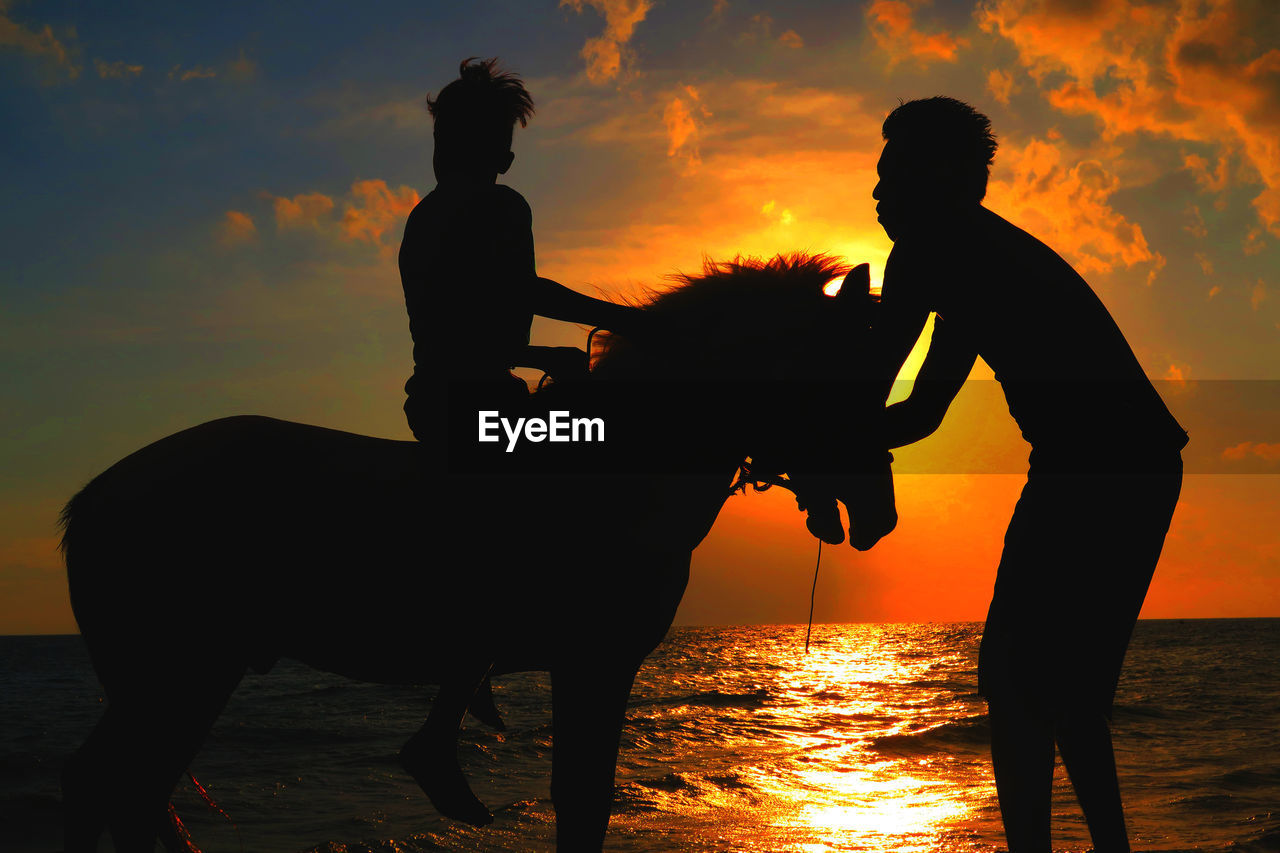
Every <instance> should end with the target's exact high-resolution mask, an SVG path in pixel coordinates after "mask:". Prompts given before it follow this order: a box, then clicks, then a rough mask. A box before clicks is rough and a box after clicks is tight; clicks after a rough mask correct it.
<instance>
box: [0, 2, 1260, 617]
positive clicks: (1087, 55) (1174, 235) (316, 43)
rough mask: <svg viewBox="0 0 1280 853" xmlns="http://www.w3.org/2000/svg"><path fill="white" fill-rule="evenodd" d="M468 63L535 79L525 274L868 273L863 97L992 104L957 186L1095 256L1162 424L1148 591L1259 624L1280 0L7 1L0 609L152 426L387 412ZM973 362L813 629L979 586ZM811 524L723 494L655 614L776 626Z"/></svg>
mask: <svg viewBox="0 0 1280 853" xmlns="http://www.w3.org/2000/svg"><path fill="white" fill-rule="evenodd" d="M469 56H480V57H490V56H497V57H500V59H501V61H502V63H503V65H504V66H505V67H507V68H510V69H512V70H515V71H518V72H519V73H521V74H522V75H523V77H524V79H525V81H526V83H527V84H528V86H529V89H530V91H531V92H532V94H533V97H534V99H535V102H536V107H537V112H536V114H535V115H534V117H533V118H532V120H531V121H530V123H529V126H528V128H527V129H517V131H516V135H515V143H514V149H515V152H516V160H515V165H514V166H513V167H512V169H511V171H510V172H509V173H508V174H507V175H506V176H505V178H504V179H503V182H504V183H507V184H510V185H511V186H513V187H515V188H516V189H518V190H519V191H520V192H521V193H522V194H523V195H524V196H525V198H526V199H527V200H528V201H529V203H530V205H531V207H532V209H533V212H534V236H535V240H536V250H537V262H538V269H539V272H540V273H541V274H542V275H544V276H547V277H549V278H553V279H556V280H558V281H561V282H563V283H565V284H567V285H569V286H571V287H575V288H577V289H580V290H584V291H586V292H590V293H597V292H603V293H605V294H616V295H634V294H636V293H639V292H640V291H641V290H643V289H644V288H647V287H652V286H657V285H661V283H662V280H663V279H662V276H664V275H666V274H668V273H670V272H672V271H675V270H693V269H696V268H697V267H698V265H699V264H700V262H701V258H702V257H703V256H704V255H707V256H710V257H713V258H725V257H731V256H733V255H735V254H738V253H746V254H756V255H771V254H774V253H776V252H780V251H789V250H796V249H809V250H819V251H829V252H833V253H836V254H839V255H842V256H844V257H846V258H847V259H848V260H849V261H850V262H851V263H859V262H862V261H868V262H870V264H871V266H872V270H873V279H876V280H878V279H879V275H880V271H881V270H882V268H883V265H884V260H885V258H886V256H887V255H888V252H889V249H890V246H891V244H890V242H889V240H888V238H887V237H885V235H884V233H883V232H882V231H881V230H880V228H879V226H878V225H877V223H876V218H875V212H874V203H873V202H872V200H871V197H870V195H871V189H872V187H873V186H874V184H875V163H876V159H877V157H878V156H879V153H880V147H881V144H882V142H881V139H880V125H881V122H882V121H883V119H884V116H885V115H886V114H887V113H888V111H889V110H891V109H892V108H893V107H894V106H896V105H897V104H898V102H899V100H906V99H911V98H916V97H925V96H930V95H935V94H947V95H951V96H954V97H958V98H961V99H963V100H966V101H969V102H970V103H972V104H973V105H974V106H975V107H977V108H978V109H979V110H981V111H983V112H985V113H986V114H988V115H989V116H990V117H991V119H992V123H993V126H994V130H995V132H996V134H997V136H998V138H999V141H1000V149H999V151H998V152H997V154H996V159H995V164H994V167H993V171H992V176H991V185H990V189H989V193H988V196H987V200H986V204H987V206H988V207H990V208H991V209H992V210H994V211H995V212H997V213H999V214H1001V215H1002V216H1004V217H1006V218H1008V219H1010V220H1011V221H1012V222H1014V223H1015V224H1018V225H1020V226H1022V227H1024V228H1026V229H1028V230H1029V231H1031V232H1032V233H1033V234H1035V235H1036V236H1037V237H1039V238H1041V239H1042V240H1044V241H1045V242H1046V243H1048V244H1049V245H1050V246H1051V247H1052V248H1054V249H1055V250H1057V251H1058V252H1059V253H1061V254H1062V255H1063V256H1064V257H1065V258H1066V259H1067V260H1068V261H1069V262H1071V263H1072V264H1073V265H1074V266H1075V267H1076V269H1077V270H1079V271H1080V272H1081V273H1082V274H1083V275H1084V276H1085V278H1086V279H1087V280H1088V281H1089V282H1090V283H1091V284H1092V286H1093V287H1094V289H1095V290H1096V291H1097V292H1098V293H1099V295H1100V296H1101V297H1102V299H1103V301H1104V302H1105V303H1106V304H1107V306H1108V307H1109V308H1110V310H1111V312H1112V314H1113V315H1114V316H1115V318H1116V320H1117V321H1118V322H1119V324H1120V327H1121V328H1122V329H1123V330H1124V332H1125V334H1126V335H1127V337H1128V339H1129V341H1130V343H1131V345H1132V346H1133V349H1134V351H1135V352H1136V353H1137V355H1138V358H1139V360H1140V361H1141V362H1142V364H1143V366H1144V368H1145V369H1146V371H1147V373H1148V375H1149V376H1151V377H1152V379H1155V380H1160V382H1159V383H1158V384H1159V388H1160V391H1161V393H1162V395H1163V396H1164V397H1165V399H1166V401H1167V402H1168V404H1169V406H1170V408H1171V410H1172V411H1173V412H1174V414H1175V415H1177V416H1178V417H1179V419H1180V420H1181V421H1182V422H1183V424H1184V426H1186V427H1187V428H1188V429H1189V430H1190V432H1191V436H1192V442H1191V444H1190V445H1189V446H1188V448H1187V451H1186V458H1187V467H1188V471H1189V472H1192V473H1191V474H1190V475H1189V476H1188V477H1187V480H1186V484H1185V486H1184V489H1183V498H1182V502H1181V504H1180V506H1179V509H1178V513H1177V515H1176V516H1175V519H1174V526H1173V530H1172V532H1171V533H1170V536H1169V539H1168V541H1167V543H1166V547H1165V555H1164V558H1163V559H1162V562H1161V566H1160V568H1159V570H1158V571H1157V575H1156V580H1155V582H1154V584H1153V586H1152V589H1151V593H1150V595H1149V596H1148V599H1147V606H1146V609H1145V610H1144V615H1145V616H1148V617H1175V616H1176V617H1210V616H1280V530H1278V528H1280V525H1277V524H1276V520H1277V518H1280V414H1278V413H1280V398H1278V397H1277V388H1278V387H1280V276H1278V275H1277V270H1280V15H1277V14H1276V13H1275V6H1274V3H1273V2H1272V0H1206V1H1204V2H1202V1H1201V0H1182V1H1181V2H1179V1H1178V0H1170V2H1151V3H1131V2H1116V0H980V2H977V3H974V2H943V0H935V1H934V2H932V3H930V2H927V0H873V2H858V3H846V2H830V0H824V2H805V0H802V2H786V3H782V2H772V3H758V2H747V0H727V2H726V0H705V2H665V3H663V2H649V0H562V2H560V3H558V4H557V3H556V2H555V0H547V1H546V2H510V3H495V2H477V3H466V4H458V3H390V2H388V3H376V4H350V3H329V2H306V3H301V2H279V3H271V4H249V3H245V4H236V3H232V4H225V3H219V4H172V5H171V6H170V7H169V8H168V9H167V10H165V9H162V8H161V7H159V6H158V5H156V4H151V3H147V4H142V3H138V4H132V3H120V4H78V3H60V2H43V0H26V2H22V0H0V115H2V116H3V117H4V118H3V125H4V129H3V131H0V154H2V156H3V162H4V164H5V168H4V181H3V194H4V195H3V198H4V204H3V205H2V206H0V250H2V255H3V260H4V263H3V269H2V272H0V388H3V395H2V396H0V634H5V633H28V632H71V631H74V630H75V624H74V620H73V619H72V617H71V613H70V609H69V606H68V605H67V603H66V584H65V578H64V574H63V569H62V566H61V561H60V557H59V555H58V554H57V552H56V550H55V546H56V538H55V528H54V521H55V518H56V516H57V513H58V511H59V509H60V507H61V505H62V504H63V503H64V502H65V501H66V500H67V499H68V498H69V497H70V496H71V495H72V494H73V493H74V492H75V491H76V490H77V489H78V488H79V487H80V486H82V485H83V484H84V483H85V482H86V481H88V480H89V479H90V478H91V477H93V476H94V475H95V474H97V473H98V472H100V471H101V470H103V469H104V468H106V467H107V466H108V465H110V464H111V463H112V462H114V461H115V460H117V459H119V458H120V457H122V456H124V455H126V454H127V453H129V452H131V451H133V450H135V449H137V448H138V447H141V446H142V445H144V444H146V443H148V442H150V441H153V440H155V439H157V438H160V437H161V436H164V435H167V434H169V433H171V432H174V431H177V430H179V429H182V428H184V427H187V426H191V425H194V424H197V423H200V422H202V421H205V420H209V419H212V418H216V417H220V416H224V415H228V414H236V413H246V412H252V413H260V414H266V415H271V416H274V417H279V418H285V419H289V420H296V421H303V422H307V423H315V424H321V425H324V426H329V427H334V428H339V429H344V430H350V431H354V432H363V433H368V434H371V435H378V436H386V437H394V438H409V437H410V436H409V432H408V429H407V427H406V425H405V423H404V416H403V414H402V412H401V408H400V407H401V404H402V402H403V399H404V397H403V391H402V386H403V384H404V380H405V378H406V377H407V375H408V372H409V370H410V367H411V355H410V339H409V333H408V327H407V320H406V316H405V311H404V302H403V296H402V292H401V287H400V281H399V277H398V274H397V272H396V267H395V252H396V249H397V247H398V245H399V240H400V235H401V231H402V228H403V223H404V219H405V216H406V215H407V214H408V212H409V210H410V209H411V208H412V207H413V205H414V203H415V202H416V201H417V200H418V199H419V198H420V197H421V196H422V195H424V194H425V193H427V192H429V191H430V189H431V188H432V186H433V183H434V179H433V177H432V174H431V162H430V161H431V122H430V118H429V117H428V115H427V113H426V110H425V108H424V106H423V98H424V96H425V95H426V94H427V93H428V92H432V91H438V90H439V89H440V88H441V87H442V86H444V85H445V84H446V83H448V82H449V81H450V80H452V79H453V78H454V77H456V74H457V68H458V63H459V61H460V60H461V59H463V58H466V57H469ZM452 322H460V323H471V324H473V325H474V327H475V329H476V335H477V337H478V338H479V337H480V336H482V335H483V334H484V331H485V323H484V318H483V317H469V318H453V319H452ZM533 334H534V342H535V343H546V344H558V345H568V344H574V345H582V344H583V342H584V333H583V331H582V330H581V329H579V328H577V327H575V326H569V325H566V324H558V323H553V322H549V321H542V320H539V321H536V322H535V325H534V331H533ZM990 377H991V373H990V371H989V370H988V369H987V368H986V367H985V366H984V365H982V364H979V365H978V367H977V368H976V369H975V374H974V378H975V379H990ZM973 385H974V390H973V391H972V392H966V393H967V394H970V396H971V397H972V399H971V400H970V402H968V403H965V402H964V400H962V401H961V402H960V403H957V408H956V410H955V411H953V412H952V414H951V415H950V416H949V418H948V421H947V423H946V424H945V425H944V427H943V428H942V430H940V432H939V433H938V434H937V435H936V436H934V437H933V438H930V439H928V440H926V441H925V442H924V443H922V444H921V445H920V446H919V447H917V448H911V449H908V450H904V451H902V452H901V453H899V454H898V457H899V461H900V465H899V468H900V470H901V471H902V472H903V473H901V475H900V477H899V479H898V496H899V512H900V515H901V516H902V521H901V523H900V526H899V529H898V531H897V532H896V533H894V534H893V535H892V536H891V537H890V538H889V539H888V540H886V541H884V542H883V543H882V544H881V545H880V546H878V547H877V548H876V549H875V550H874V551H872V552H870V553H866V554H860V553H856V552H854V551H852V550H851V549H850V548H849V547H848V546H847V545H846V546H842V547H841V548H838V549H837V548H828V549H826V550H825V551H824V556H823V569H822V576H821V579H820V582H819V592H818V604H817V612H816V619H818V620H819V621H863V620H895V621H917V620H918V621H925V620H976V619H981V618H983V616H984V615H985V612H986V605H987V602H988V600H989V598H990V592H991V584H992V581H993V580H994V576H995V566H996V563H997V562H998V558H999V553H1000V546H1001V541H1002V537H1003V533H1004V528H1005V525H1006V524H1007V522H1008V519H1009V515H1010V513H1011V512H1012V509H1013V504H1014V501H1015V500H1016V498H1017V495H1018V491H1019V489H1020V488H1021V484H1022V482H1023V480H1024V477H1023V474H1024V473H1025V456H1026V445H1025V444H1023V443H1022V441H1021V439H1020V437H1019V436H1018V432H1017V430H1016V428H1015V427H1014V425H1013V422H1012V420H1011V419H1010V418H1009V417H1008V414H1007V411H1006V410H1004V409H1003V408H1002V405H1001V403H1000V398H999V395H998V393H995V394H992V393H990V392H991V386H992V383H990V382H985V383H984V382H975V383H973ZM504 511H508V507H507V506H505V505H504V506H501V507H497V508H496V509H495V512H497V513H499V514H500V513H501V512H504ZM1099 547H1102V546H1101V543H1100V546H1099ZM815 550H816V541H815V540H814V539H813V538H812V537H810V536H809V535H808V534H807V533H806V532H805V530H804V526H803V517H802V516H801V515H800V514H799V513H797V512H796V511H795V507H794V502H793V501H790V500H788V499H787V496H786V495H783V494H776V493H768V494H763V495H747V496H745V497H737V498H734V499H732V500H730V501H729V503H728V504H727V505H726V508H725V510H724V512H723V513H722V515H721V517H720V520H719V521H718V523H717V525H716V528H715V529H714V531H713V532H712V534H711V536H710V537H709V538H708V540H707V541H706V542H705V543H704V544H703V546H702V547H701V548H700V549H699V550H698V551H697V552H696V554H695V556H694V564H693V579H692V581H691V583H690V587H689V592H688V594H687V595H686V598H685V601H684V604H683V605H682V608H681V611H680V614H679V621H681V622H685V623H697V624H708V623H749V622H798V621H803V620H804V619H805V617H806V615H807V608H808V593H809V582H810V579H811V577H812V574H811V573H812V570H813V559H814V556H815ZM173 568H174V571H175V572H180V571H182V570H183V567H182V563H181V559H180V555H175V562H174V567H173Z"/></svg>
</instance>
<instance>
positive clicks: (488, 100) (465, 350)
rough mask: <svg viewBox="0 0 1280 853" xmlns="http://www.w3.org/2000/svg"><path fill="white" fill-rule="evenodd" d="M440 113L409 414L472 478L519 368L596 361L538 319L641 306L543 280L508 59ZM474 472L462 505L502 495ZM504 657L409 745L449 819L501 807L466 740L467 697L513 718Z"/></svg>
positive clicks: (444, 103)
mask: <svg viewBox="0 0 1280 853" xmlns="http://www.w3.org/2000/svg"><path fill="white" fill-rule="evenodd" d="M427 109H428V110H429V111H430V113H431V116H432V118H433V119H434V123H435V128H434V140H435V151H434V154H433V157H432V167H433V169H434V171H435V177H436V187H435V189H433V190H432V191H431V192H430V193H428V194H427V196H426V197H425V198H423V199H422V201H420V202H419V203H418V204H417V206H415V207H414V209H413V212H412V213H410V214H409V219H408V221H407V222H406V223H405V229H404V238H403V240H402V242H401V244H400V258H399V262H400V278H401V282H402V284H403V286H404V299H405V306H406V308H407V309H408V312H409V332H410V334H411V336H412V337H413V365H414V366H413V375H412V376H411V377H410V378H409V381H408V382H406V383H405V393H406V394H407V395H408V399H407V400H406V401H405V404H404V411H405V415H406V417H407V418H408V421H409V427H410V429H411V430H412V431H413V434H414V437H415V438H417V439H418V440H419V441H422V442H424V443H426V444H429V445H430V446H432V447H433V448H442V449H447V453H448V457H449V467H450V468H451V469H452V470H454V472H455V473H464V474H465V473H469V472H470V470H471V469H469V468H468V466H467V464H465V463H462V464H459V460H461V459H468V458H470V456H471V454H473V453H474V451H475V448H476V444H475V443H476V436H477V432H476V425H477V413H478V411H479V410H480V409H491V410H497V411H499V412H503V413H504V414H505V413H507V412H511V413H513V414H514V412H513V410H519V409H521V408H522V407H524V406H525V405H526V404H527V402H528V397H529V394H528V389H527V387H526V386H525V384H524V381H523V380H521V379H520V378H519V377H517V376H515V375H514V374H512V373H511V368H512V367H517V366H523V367H535V368H538V369H540V370H543V371H545V372H547V373H549V374H551V375H553V376H572V375H574V374H579V373H583V372H585V371H586V369H587V358H586V353H585V352H584V351H582V350H580V349H577V348H576V347H543V346H530V345H529V327H530V324H531V323H532V321H533V315H535V314H538V315H541V316H544V317H549V318H551V319H555V320H565V321H568V322H572V323H584V324H587V325H591V326H600V327H604V328H608V329H610V330H612V331H617V332H623V331H625V330H627V329H629V328H630V327H631V323H632V321H633V320H634V318H635V317H636V316H638V315H639V314H640V311H639V309H637V308H632V307H630V306H625V305H618V304H614V303H611V302H605V301H603V300H599V299H593V298H591V297H589V296H586V295H584V294H581V293H577V292H575V291H573V290H570V289H569V288H567V287H565V286H563V285H561V284H558V283H556V282H554V281H551V280H550V279H546V278H541V277H539V276H538V275H537V273H536V271H535V267H534V253H533V230H532V212H531V211H530V209H529V205H528V203H527V202H526V201H525V200H524V198H523V197H522V196H521V195H520V194H519V193H518V192H516V191H515V190H513V189H511V188H510V187H507V186H503V185H501V184H499V183H497V180H498V175H501V174H505V173H506V171H507V170H508V169H509V168H510V167H511V164H512V162H513V160H514V159H515V154H514V153H512V151H511V143H512V136H513V133H514V130H515V124H516V122H517V121H518V122H520V126H521V127H524V126H525V125H526V124H527V122H528V118H529V116H530V115H532V114H533V99H532V98H531V97H530V95H529V92H528V91H527V90H526V89H525V87H524V84H523V83H522V82H521V80H520V77H519V76H518V75H516V74H513V73H511V72H507V71H501V70H499V69H498V67H497V60H496V59H489V60H484V61H476V60H475V59H467V60H464V61H463V62H462V64H461V66H460V68H459V78H458V79H457V80H455V81H453V82H452V83H450V84H449V85H447V86H445V87H444V89H442V90H441V91H440V94H439V95H438V96H437V97H436V98H434V99H433V98H430V97H428V98H427ZM437 378H438V379H437ZM442 401H446V405H442ZM504 410H505V411H504ZM498 458H503V459H504V461H506V462H511V461H513V460H511V457H505V458H504V457H501V456H499V457H498ZM512 468H514V466H512ZM461 479H465V480H466V481H467V482H466V483H465V484H464V483H463V482H458V481H455V483H454V486H455V487H456V490H460V491H461V494H463V495H465V496H466V497H465V498H456V499H458V500H463V501H464V502H465V501H467V500H484V499H488V498H493V499H495V500H496V499H497V498H498V497H499V495H497V494H495V493H494V491H493V488H492V485H491V483H490V482H489V481H478V480H476V478H461ZM491 665H492V661H491V660H479V659H475V660H469V661H465V662H464V661H459V662H457V663H456V664H455V666H454V669H453V670H452V671H450V672H448V673H445V674H444V675H442V676H441V685H440V691H439V693H438V694H437V696H436V699H435V702H434V703H433V704H432V708H431V713H430V715H429V716H428V719H427V724H426V725H425V726H424V727H423V729H422V731H420V732H419V733H418V734H417V735H415V736H414V737H413V738H412V739H411V740H410V741H409V742H408V743H407V744H406V745H405V747H404V749H402V750H401V752H400V761H401V764H402V765H403V766H404V768H405V769H406V770H407V771H408V772H409V773H410V774H411V775H412V776H413V777H414V779H416V780H417V781H418V783H419V784H420V785H421V786H422V788H423V790H424V791H425V792H426V793H427V795H428V796H429V797H430V798H431V801H432V803H434V804H435V806H436V808H437V809H438V810H439V811H440V812H441V813H442V814H445V815H447V816H449V817H452V818H455V819H457V820H462V821H466V822H468V823H472V824H476V825H482V824H486V823H489V822H490V821H492V820H493V816H492V815H491V814H490V813H489V811H488V809H487V808H485V806H484V805H483V804H482V803H481V802H480V801H479V800H478V799H477V798H476V797H475V795H474V794H473V793H472V792H471V788H470V786H469V785H468V784H467V782H466V779H465V777H464V776H463V775H462V771H461V769H460V768H459V766H458V762H457V744H456V736H457V732H458V727H459V726H460V725H461V723H462V718H463V715H464V714H465V713H466V711H467V709H468V706H470V707H471V710H472V712H473V713H475V714H476V715H477V716H478V717H480V718H481V719H482V720H484V721H485V722H488V723H490V724H491V725H495V726H496V727H499V728H500V727H501V720H500V718H499V717H498V713H497V710H496V709H495V708H494V706H493V698H492V694H491V692H490V689H489V683H488V678H487V673H488V671H489V668H490V666H491Z"/></svg>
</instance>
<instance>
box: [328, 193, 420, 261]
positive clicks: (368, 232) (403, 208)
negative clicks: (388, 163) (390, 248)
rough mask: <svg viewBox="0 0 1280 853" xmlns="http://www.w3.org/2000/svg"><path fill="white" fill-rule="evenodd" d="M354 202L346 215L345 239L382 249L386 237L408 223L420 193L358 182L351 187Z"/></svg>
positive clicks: (346, 208)
mask: <svg viewBox="0 0 1280 853" xmlns="http://www.w3.org/2000/svg"><path fill="white" fill-rule="evenodd" d="M351 195H352V196H353V197H354V199H355V201H354V202H348V203H347V204H346V205H345V206H344V208H343V212H342V222H341V229H342V235H343V236H344V237H345V238H346V239H348V240H357V241H365V242H368V243H372V244H373V245H375V246H379V247H381V246H382V235H383V234H384V233H386V232H387V231H388V230H389V229H391V228H394V227H396V226H398V225H400V224H401V223H403V222H404V219H405V217H406V216H408V215H409V212H410V211H411V210H413V207H414V205H416V204H417V203H418V201H419V196H418V191H417V190H415V189H414V188H413V187H408V186H401V187H399V188H398V189H395V190H392V189H391V188H390V187H388V186H387V182H386V181H383V180H380V179H379V180H370V181H356V182H355V183H354V184H352V185H351Z"/></svg>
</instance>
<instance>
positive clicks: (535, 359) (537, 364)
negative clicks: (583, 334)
mask: <svg viewBox="0 0 1280 853" xmlns="http://www.w3.org/2000/svg"><path fill="white" fill-rule="evenodd" d="M521 356H522V357H521V358H520V360H519V361H518V362H516V364H514V365H513V366H514V367H532V368H536V369H537V370H541V371H542V372H543V373H547V374H550V375H551V377H552V378H553V379H572V378H574V377H575V376H581V375H583V374H585V373H586V372H587V351H586V350H581V349H578V348H577V347H540V346H533V345H532V344H531V345H529V346H527V347H525V348H524V352H523V353H522V354H521Z"/></svg>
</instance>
